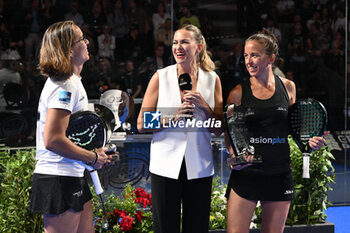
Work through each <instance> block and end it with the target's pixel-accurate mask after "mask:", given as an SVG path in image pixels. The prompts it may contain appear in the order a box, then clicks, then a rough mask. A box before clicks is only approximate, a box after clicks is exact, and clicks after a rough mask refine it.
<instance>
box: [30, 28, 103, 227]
mask: <svg viewBox="0 0 350 233" xmlns="http://www.w3.org/2000/svg"><path fill="white" fill-rule="evenodd" d="M88 44H89V41H88V40H87V39H86V38H85V37H84V36H83V33H82V31H81V30H80V28H79V27H78V26H77V25H75V24H74V23H73V21H62V22H58V23H55V24H53V25H51V26H50V27H49V28H48V29H47V30H46V32H45V34H44V37H43V42H42V46H41V50H40V61H39V69H40V71H41V73H42V74H43V75H44V76H47V77H48V79H47V81H46V83H45V86H44V88H43V90H42V93H41V96H40V101H39V106H38V119H37V138H36V141H37V142H36V159H37V164H36V167H35V170H34V175H33V184H32V196H31V203H30V209H31V211H32V212H34V213H41V214H44V230H45V232H81V233H83V232H84V233H86V232H94V227H93V214H92V203H91V198H92V195H91V193H90V190H89V187H88V185H87V182H86V180H85V178H84V167H83V166H82V165H80V164H79V163H78V162H80V161H82V162H85V163H89V165H91V166H94V167H95V168H96V169H98V168H101V167H102V166H103V165H104V164H105V163H108V162H110V158H109V157H108V156H107V155H106V154H105V151H106V148H98V149H96V150H95V151H87V150H85V149H83V148H81V147H79V146H77V145H75V144H74V143H73V142H71V141H70V140H69V139H68V138H67V137H66V129H67V127H68V122H69V118H70V115H71V114H72V113H74V112H76V111H81V110H88V100H87V95H86V92H85V89H84V87H83V85H82V82H81V76H80V72H81V70H82V68H83V65H84V63H85V62H86V61H87V60H88V59H89V54H88V50H87V46H88Z"/></svg>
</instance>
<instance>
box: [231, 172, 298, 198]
mask: <svg viewBox="0 0 350 233" xmlns="http://www.w3.org/2000/svg"><path fill="white" fill-rule="evenodd" d="M231 189H233V191H235V193H237V194H238V195H239V196H240V197H243V198H245V199H247V200H256V201H257V200H260V201H290V200H292V199H294V183H293V174H292V172H287V173H282V174H276V175H260V174H251V173H245V172H242V171H232V172H231V176H230V180H229V182H228V184H227V190H226V195H225V196H226V198H228V197H229V196H230V192H231Z"/></svg>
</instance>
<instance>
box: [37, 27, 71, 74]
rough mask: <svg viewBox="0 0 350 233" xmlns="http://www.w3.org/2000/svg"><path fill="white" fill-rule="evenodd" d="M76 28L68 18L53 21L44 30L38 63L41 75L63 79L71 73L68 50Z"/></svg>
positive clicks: (69, 50)
mask: <svg viewBox="0 0 350 233" xmlns="http://www.w3.org/2000/svg"><path fill="white" fill-rule="evenodd" d="M76 28H77V26H76V25H75V24H74V22H73V21H71V20H68V21H61V22H57V23H54V24H52V25H51V26H49V28H48V29H47V30H46V31H45V34H44V37H43V42H42V44H41V48H40V58H39V65H38V68H39V70H40V72H41V74H42V75H44V76H47V77H52V78H55V79H57V80H64V79H67V78H69V77H70V76H71V75H72V74H73V68H72V64H71V57H70V52H71V48H72V44H73V40H74V35H75V33H74V32H75V30H76Z"/></svg>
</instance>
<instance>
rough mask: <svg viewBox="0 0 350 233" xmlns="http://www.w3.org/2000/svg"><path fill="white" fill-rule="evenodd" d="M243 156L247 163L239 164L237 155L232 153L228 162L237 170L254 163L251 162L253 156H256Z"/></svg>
mask: <svg viewBox="0 0 350 233" xmlns="http://www.w3.org/2000/svg"><path fill="white" fill-rule="evenodd" d="M243 158H244V160H245V161H246V162H247V163H241V164H237V163H236V160H235V155H234V154H230V157H229V158H228V159H227V164H228V165H229V166H230V168H231V169H232V170H236V171H239V170H242V169H244V168H246V167H249V166H251V165H252V163H251V162H252V161H253V158H254V157H253V155H243Z"/></svg>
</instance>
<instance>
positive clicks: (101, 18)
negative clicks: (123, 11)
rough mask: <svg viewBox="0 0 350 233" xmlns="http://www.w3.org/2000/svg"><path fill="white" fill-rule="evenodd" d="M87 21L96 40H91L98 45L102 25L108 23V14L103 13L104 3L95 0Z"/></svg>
mask: <svg viewBox="0 0 350 233" xmlns="http://www.w3.org/2000/svg"><path fill="white" fill-rule="evenodd" d="M86 22H87V24H88V25H89V27H90V31H91V32H92V35H93V38H94V41H90V43H92V42H94V43H95V46H96V45H97V41H96V40H97V36H98V35H99V34H101V33H102V27H103V25H105V24H106V23H107V20H106V16H105V15H104V14H103V9H102V5H101V3H100V1H99V0H95V2H94V3H93V5H92V7H91V9H90V12H89V15H88V17H87V21H86ZM96 47H97V46H96Z"/></svg>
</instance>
